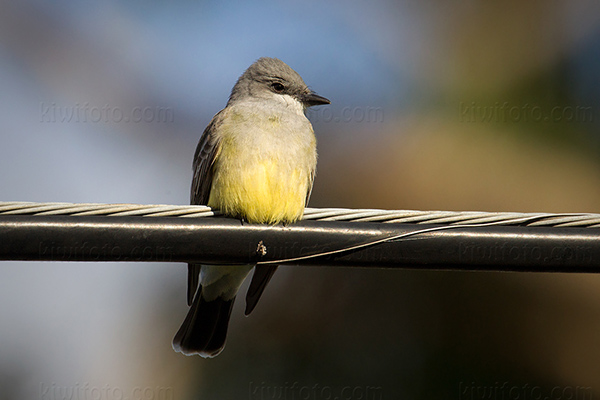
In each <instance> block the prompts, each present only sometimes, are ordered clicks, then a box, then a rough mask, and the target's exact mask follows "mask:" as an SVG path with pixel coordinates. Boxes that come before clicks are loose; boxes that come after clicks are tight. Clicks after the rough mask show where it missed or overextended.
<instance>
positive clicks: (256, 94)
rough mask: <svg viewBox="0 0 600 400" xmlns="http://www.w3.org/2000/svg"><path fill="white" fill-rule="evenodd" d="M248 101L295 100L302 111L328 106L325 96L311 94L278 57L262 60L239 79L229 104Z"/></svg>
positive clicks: (300, 78)
mask: <svg viewBox="0 0 600 400" xmlns="http://www.w3.org/2000/svg"><path fill="white" fill-rule="evenodd" d="M246 98H258V99H265V100H273V99H275V100H277V101H280V102H282V103H289V102H290V101H293V100H296V101H295V102H294V103H296V102H298V103H299V104H300V105H301V106H302V109H304V108H306V107H311V106H316V105H319V104H329V103H330V101H329V100H327V99H326V98H325V97H322V96H319V95H318V94H316V93H315V92H313V91H311V90H310V89H309V88H308V86H306V83H304V81H303V80H302V77H300V75H298V73H297V72H296V71H294V70H293V69H292V68H290V66H289V65H287V64H286V63H284V62H283V61H281V60H279V59H277V58H269V57H262V58H259V59H258V60H257V61H256V62H255V63H254V64H252V65H251V66H250V67H248V69H247V70H246V71H245V72H244V73H243V74H242V76H240V78H239V79H238V81H237V83H236V84H235V86H234V87H233V89H232V90H231V95H230V96H229V103H227V104H230V103H232V102H235V101H238V100H243V99H246Z"/></svg>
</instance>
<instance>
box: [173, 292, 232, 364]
mask: <svg viewBox="0 0 600 400" xmlns="http://www.w3.org/2000/svg"><path fill="white" fill-rule="evenodd" d="M234 301H235V297H233V298H232V299H229V300H224V299H223V298H220V297H218V298H216V299H215V300H212V301H206V300H205V299H204V298H203V297H202V289H201V288H200V289H198V291H197V292H196V296H194V301H193V302H192V306H191V307H190V310H189V311H188V313H187V316H186V317H185V320H184V321H183V324H181V328H179V331H177V334H176V335H175V337H174V338H173V349H174V350H175V351H178V352H180V353H183V354H185V355H186V356H191V355H193V354H198V355H200V356H202V357H215V356H217V355H218V354H219V353H220V352H221V351H222V350H223V347H225V339H226V338H227V326H228V325H229V317H230V315H231V309H232V308H233V302H234Z"/></svg>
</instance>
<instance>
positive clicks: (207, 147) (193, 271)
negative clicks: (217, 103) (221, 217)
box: [187, 110, 223, 305]
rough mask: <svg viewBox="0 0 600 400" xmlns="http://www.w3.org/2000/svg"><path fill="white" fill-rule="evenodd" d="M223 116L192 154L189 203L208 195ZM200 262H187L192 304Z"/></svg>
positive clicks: (211, 125)
mask: <svg viewBox="0 0 600 400" xmlns="http://www.w3.org/2000/svg"><path fill="white" fill-rule="evenodd" d="M222 118H223V110H221V111H219V112H218V113H217V114H216V115H215V116H214V117H213V119H212V120H211V121H210V123H209V124H208V126H207V127H206V129H204V132H203V133H202V136H201V137H200V141H199V142H198V146H197V147H196V153H195V154H194V177H193V178H192V190H191V193H190V204H201V205H206V203H208V199H209V197H210V188H211V186H212V180H213V165H214V163H215V159H216V158H217V154H218V153H219V147H220V146H219V138H218V137H217V136H216V135H215V128H216V126H217V125H218V124H219V123H220V121H221V120H222ZM200 267H201V265H200V264H188V288H187V303H188V305H191V304H192V301H193V300H194V295H195V294H196V291H197V290H198V281H199V275H200Z"/></svg>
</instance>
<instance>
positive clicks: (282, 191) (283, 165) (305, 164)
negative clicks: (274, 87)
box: [208, 117, 316, 224]
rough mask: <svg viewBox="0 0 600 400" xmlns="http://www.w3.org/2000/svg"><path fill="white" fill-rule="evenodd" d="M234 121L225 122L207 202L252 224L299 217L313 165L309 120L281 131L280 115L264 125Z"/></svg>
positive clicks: (314, 149) (302, 209)
mask: <svg viewBox="0 0 600 400" xmlns="http://www.w3.org/2000/svg"><path fill="white" fill-rule="evenodd" d="M232 120H234V121H236V126H235V129H232V128H233V127H232V126H230V125H228V124H225V125H224V126H223V128H224V130H223V137H222V140H221V143H220V151H219V154H218V156H217V159H216V161H215V164H214V169H213V182H212V186H211V193H210V198H209V201H208V205H209V206H211V207H215V208H217V209H219V210H220V211H221V212H223V213H224V214H225V215H229V216H233V217H237V218H243V219H244V220H246V221H248V222H250V223H269V224H273V223H280V222H285V223H288V222H294V221H297V220H298V219H300V218H301V217H302V215H303V213H304V207H305V201H306V197H307V193H308V191H309V190H310V186H311V184H312V176H311V175H312V174H313V172H314V169H315V167H316V140H315V138H314V134H313V133H312V127H311V126H310V123H309V122H308V120H306V122H307V124H308V125H304V126H300V128H302V129H300V131H299V130H298V129H297V127H296V129H295V130H289V129H287V130H282V128H281V125H282V124H281V121H280V118H279V117H277V118H267V119H263V121H265V122H264V124H262V125H260V124H259V123H257V121H249V122H250V123H248V124H246V123H244V124H242V125H240V124H239V118H238V119H237V120H236V119H235V118H232ZM240 127H241V128H242V129H240ZM292 128H294V126H292Z"/></svg>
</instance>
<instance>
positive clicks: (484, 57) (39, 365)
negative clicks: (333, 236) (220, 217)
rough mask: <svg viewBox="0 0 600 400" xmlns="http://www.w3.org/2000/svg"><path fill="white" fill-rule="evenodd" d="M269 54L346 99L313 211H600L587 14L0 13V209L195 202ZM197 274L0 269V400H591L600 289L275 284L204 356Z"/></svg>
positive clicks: (118, 267) (596, 98) (396, 8)
mask: <svg viewBox="0 0 600 400" xmlns="http://www.w3.org/2000/svg"><path fill="white" fill-rule="evenodd" d="M261 56H271V57H278V58H280V59H282V60H283V61H285V62H286V63H288V64H289V65H290V66H291V67H292V68H294V69H295V70H296V71H298V72H299V73H300V74H301V75H302V77H303V78H304V80H305V81H306V82H307V84H308V85H309V86H310V87H311V88H312V89H314V90H315V91H316V92H318V93H319V94H321V95H323V96H326V97H328V98H329V99H331V101H332V104H331V106H327V107H318V108H315V109H313V110H310V112H309V117H310V119H311V120H312V121H313V125H314V127H315V131H316V134H317V139H318V142H319V157H320V158H319V168H318V174H317V178H316V182H315V187H314V190H313V195H312V199H311V203H310V205H311V206H312V207H352V208H388V209H419V210H433V209H439V210H481V211H520V212H529V211H532V212H533V211H544V212H600V134H599V132H600V112H599V111H600V74H599V71H600V3H599V2H597V1H595V0H572V1H545V2H521V1H516V0H505V1H483V0H451V1H440V0H427V1H421V2H416V1H414V2H410V1H402V2H393V1H374V2H362V1H347V2H339V1H330V2H316V1H305V2H301V3H300V2H276V1H260V2H252V3H251V2H243V3H237V4H226V3H217V2H204V1H172V2H157V1H148V0H146V1H140V0H133V1H128V2H124V1H115V0H108V1H104V2H87V1H86V2H76V1H72V0H61V1H54V2H45V1H19V2H16V1H12V2H11V1H0V88H1V89H0V102H1V103H0V135H1V136H0V165H1V167H2V173H0V194H1V196H0V200H2V201H39V202H50V201H64V202H102V203H105V202H107V203H108V202H117V203H128V202H131V203H144V204H157V203H158V204H161V203H162V204H187V203H188V199H189V187H190V182H191V176H192V175H191V163H192V158H193V154H194V150H195V146H196V143H197V141H198V139H199V137H200V135H201V133H202V131H203V129H204V127H205V126H206V125H207V124H208V122H209V121H210V118H211V117H212V116H213V115H214V114H215V113H216V112H217V111H219V110H220V109H221V108H222V107H224V105H225V103H226V101H227V98H228V95H229V91H230V90H231V87H232V86H233V84H234V83H235V81H236V79H237V78H238V76H239V75H240V74H241V73H242V72H243V71H244V70H245V69H246V68H247V67H248V66H249V65H250V64H251V63H252V62H253V61H254V60H256V59H257V58H259V57H261ZM186 271H187V269H186V266H185V265H183V264H181V265H179V264H160V263H145V264H144V263H123V264H118V263H29V262H3V263H1V264H0V398H1V399H35V398H40V399H53V400H54V399H67V398H68V399H119V398H123V399H197V398H201V399H220V398H229V399H244V398H247V399H275V398H277V399H300V398H304V399H309V398H310V399H334V398H337V399H353V400H355V399H382V398H385V399H393V398H403V399H431V398H448V399H452V398H455V399H456V398H459V399H479V398H486V399H492V398H494V399H496V398H498V399H500V398H502V399H504V398H511V399H525V398H527V399H536V398H537V399H539V398H552V399H583V398H586V399H589V398H592V397H593V395H596V396H598V395H600V277H597V276H594V275H590V274H578V275H566V274H526V273H521V274H517V273H491V272H481V273H478V272H441V271H418V270H377V269H369V270H361V269H334V268H299V267H282V268H280V269H279V270H278V272H277V274H275V276H274V278H273V280H272V282H271V284H270V286H269V288H268V289H267V290H266V292H265V294H264V296H263V298H262V300H261V302H260V304H259V306H258V307H257V309H256V310H255V311H254V313H253V314H252V315H251V316H250V317H249V318H245V317H243V306H244V304H243V303H244V302H243V301H238V303H237V304H236V307H235V308H234V310H233V315H232V320H231V326H230V334H229V338H228V343H227V346H226V348H225V351H224V352H223V353H222V354H221V355H220V356H219V357H217V358H216V359H212V360H205V359H201V358H200V357H184V356H182V355H181V354H176V353H174V352H173V350H172V349H171V339H172V337H173V335H174V334H175V332H176V330H177V329H178V327H179V324H180V323H181V321H182V320H183V318H184V316H185V313H186V311H187V306H186V303H185V285H186V283H185V282H186V276H187V275H186V274H187V272H186ZM242 290H243V293H245V288H242ZM241 297H242V296H240V300H241Z"/></svg>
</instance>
